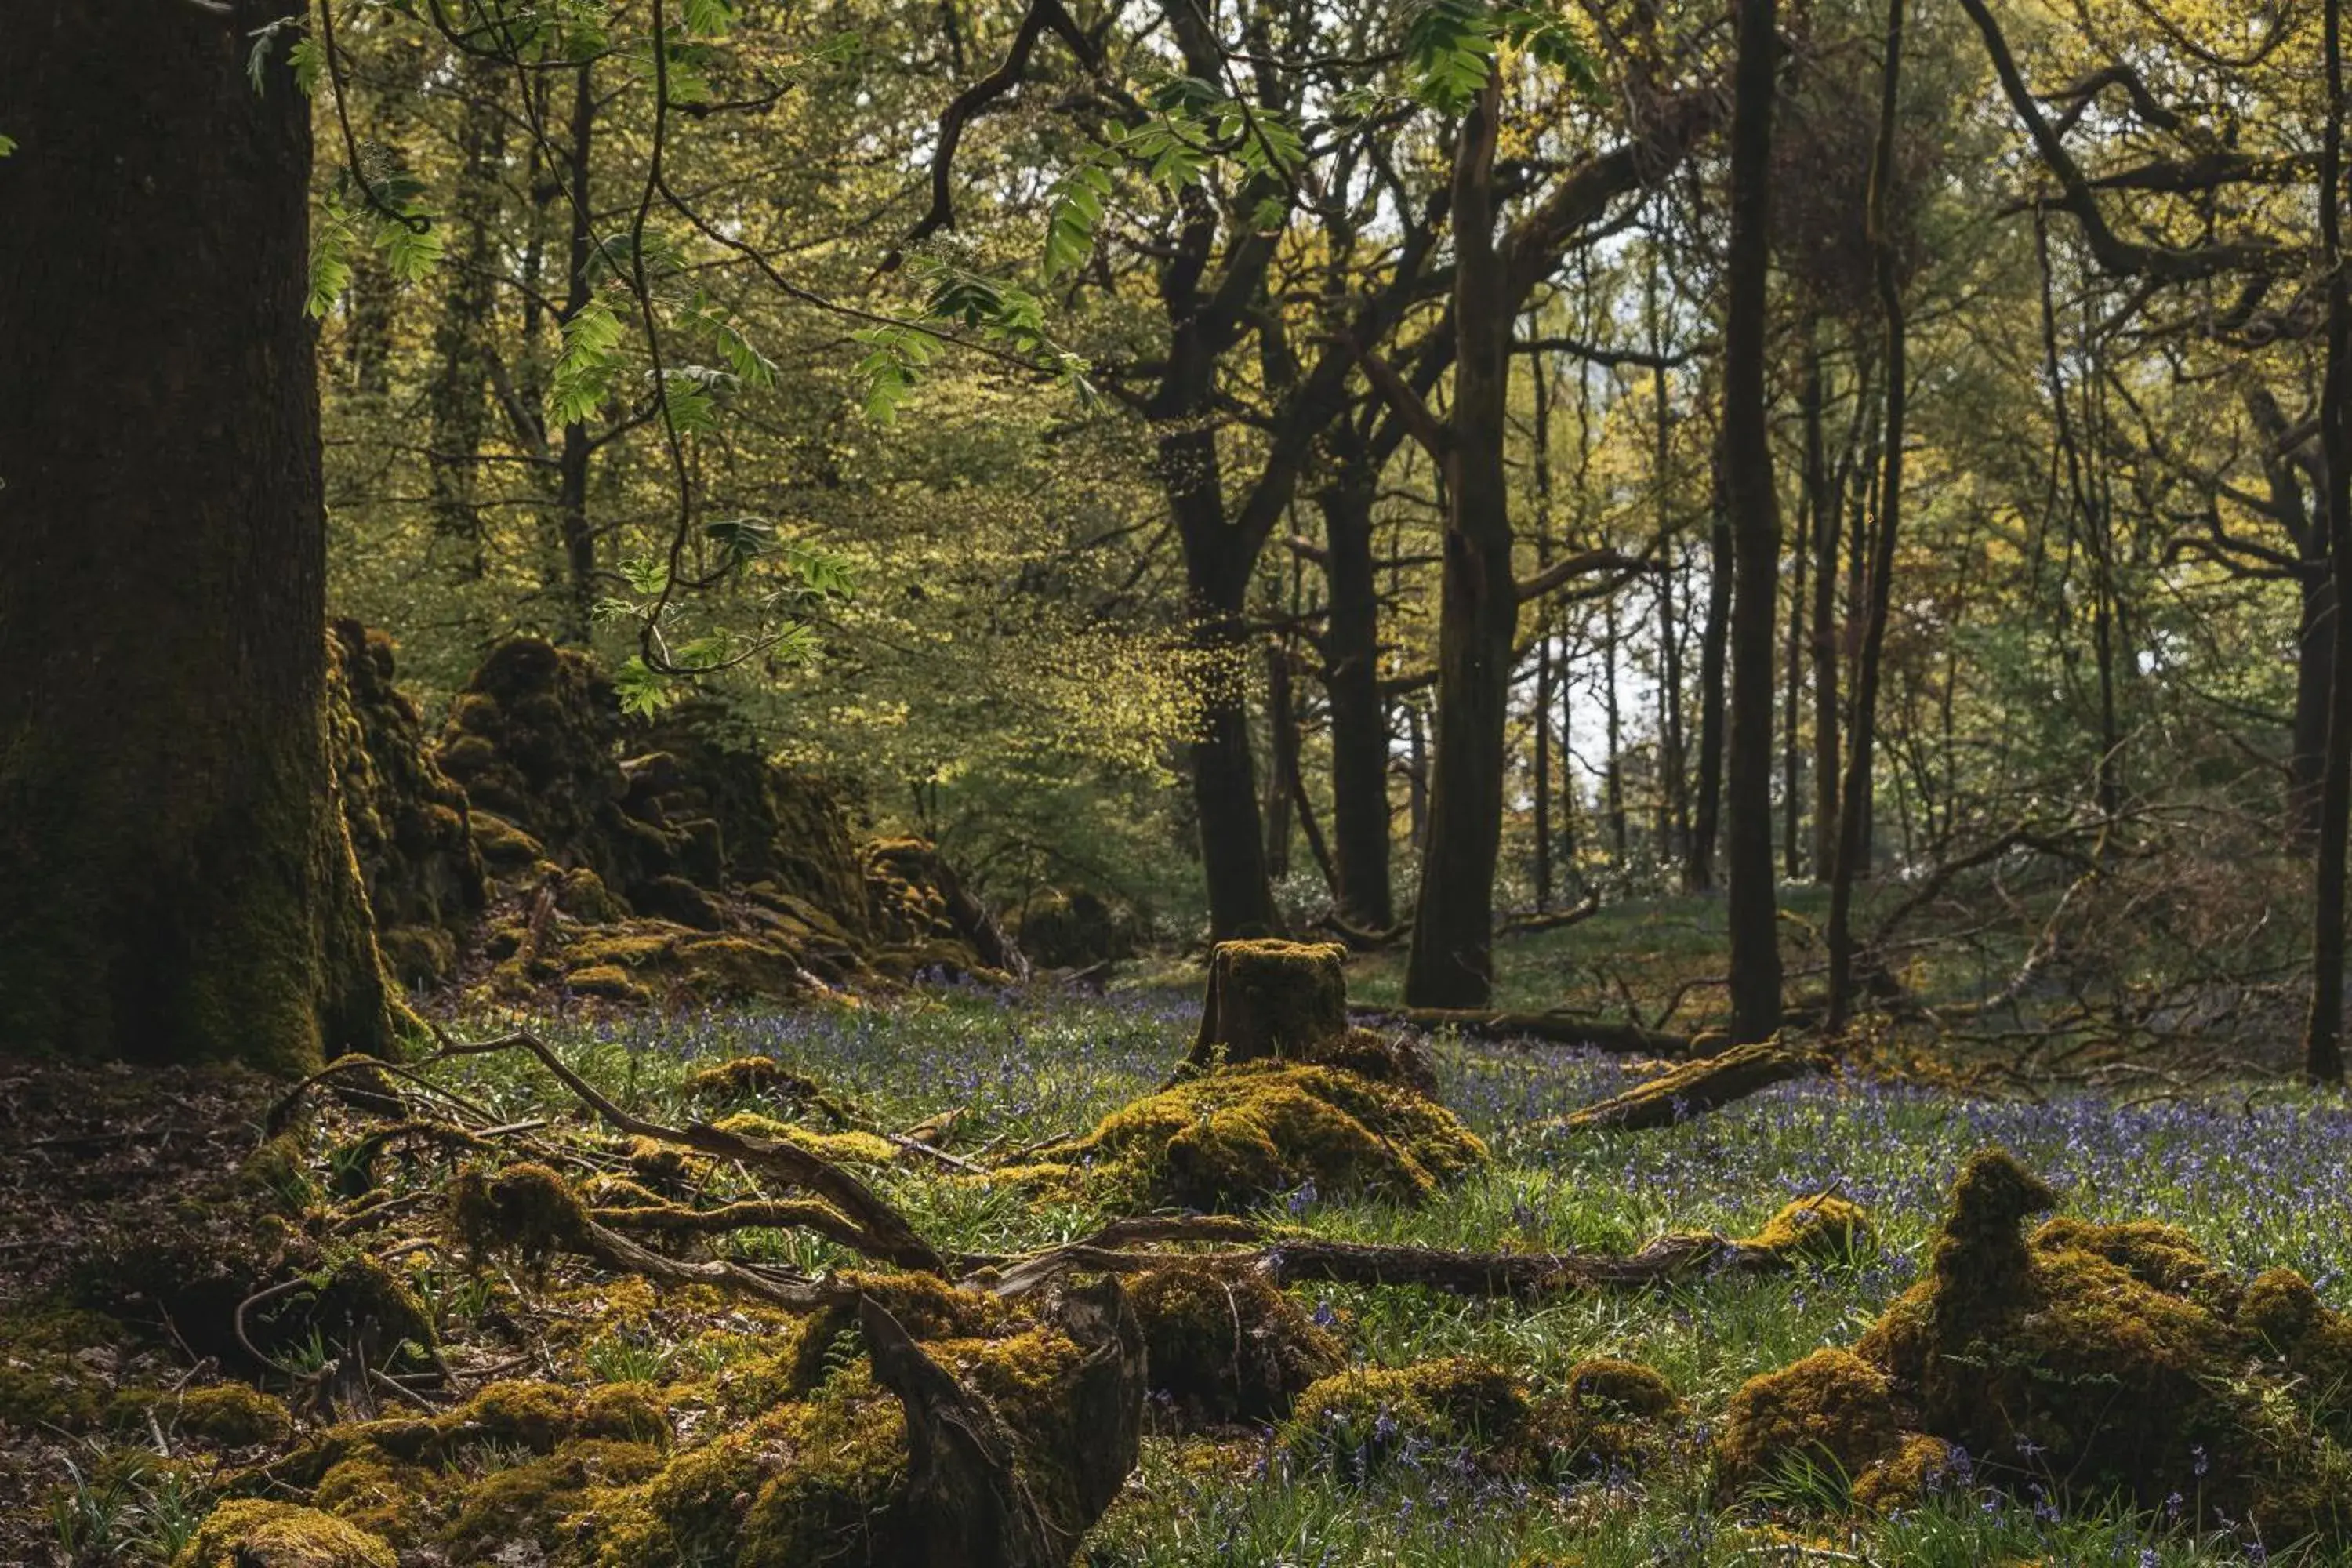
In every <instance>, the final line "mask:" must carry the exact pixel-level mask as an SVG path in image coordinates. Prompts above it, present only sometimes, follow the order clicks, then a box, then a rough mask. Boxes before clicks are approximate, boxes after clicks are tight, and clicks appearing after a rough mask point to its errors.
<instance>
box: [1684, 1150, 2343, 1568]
mask: <svg viewBox="0 0 2352 1568" xmlns="http://www.w3.org/2000/svg"><path fill="white" fill-rule="evenodd" d="M2056 1201H2057V1200H2056V1194H2053V1192H2052V1191H2051V1190H2050V1189H2049V1187H2048V1186H2046V1185H2045V1184H2043V1183H2042V1182H2041V1181H2040V1180H2039V1179H2038V1178H2037V1177H2035V1176H2034V1175H2033V1174H2032V1173H2030V1172H2028V1171H2026V1170H2025V1169H2024V1168H2023V1167H2022V1166H2021V1165H2019V1164H2018V1163H2017V1162H2016V1161H2015V1160H2014V1159H2012V1158H2011V1156H2009V1155H2008V1154H2006V1153H2004V1152H2000V1151H1998V1150H1989V1151H1986V1152H1982V1153H1979V1154H1977V1155H1975V1156H1974V1157H1972V1158H1971V1159H1970V1160H1969V1162H1968V1163H1967V1164H1966V1166H1965V1167H1964V1168H1963V1169H1962V1171H1961V1173H1960V1176H1959V1180H1958V1183H1957V1184H1956V1185H1955V1187H1954V1190H1953V1194H1952V1200H1951V1205H1950V1208H1949V1210H1948V1213H1947V1215H1946V1216H1945V1219H1944V1222H1943V1226H1942V1229H1941V1231H1940V1232H1939V1234H1938V1236H1937V1240H1936V1244H1935V1247H1934V1251H1933V1254H1932V1257H1931V1260H1930V1264H1929V1268H1928V1270H1927V1275H1926V1276H1925V1277H1924V1278H1923V1279H1920V1280H1919V1281H1918V1282H1917V1283H1916V1284H1915V1285H1913V1286H1912V1287H1911V1288H1910V1289H1908V1290H1906V1292H1904V1294H1903V1295H1902V1296H1900V1297H1899V1298H1897V1299H1896V1300H1895V1302H1894V1303H1892V1304H1891V1305H1890V1306H1889V1307H1888V1309H1887V1310H1886V1312H1885V1315H1884V1316H1883V1317H1881V1319H1880V1320H1879V1321H1878V1322H1877V1323H1876V1325H1874V1327H1873V1328H1872V1329H1871V1330H1870V1331H1869V1332H1868V1333H1867V1334H1865V1335H1864V1337H1863V1339H1862V1341H1861V1342H1860V1343H1859V1344H1857V1345H1856V1346H1855V1347H1854V1350H1853V1352H1843V1351H1824V1352H1817V1353H1816V1354H1815V1355H1813V1356H1811V1357H1809V1358H1807V1359H1806V1360H1805V1361H1802V1362H1800V1363H1797V1364H1796V1365H1795V1366H1792V1367H1790V1368H1788V1369H1785V1370H1784V1371H1782V1372H1779V1373H1771V1374H1769V1375H1768V1376H1766V1377H1763V1378H1759V1379H1757V1380H1755V1381H1754V1382H1752V1383H1750V1384H1748V1386H1747V1387H1746V1388H1743V1389H1742V1390H1741V1391H1740V1392H1739V1394H1738V1395H1736V1396H1735V1397H1734V1399H1733V1402H1732V1408H1731V1411H1730V1414H1729V1417H1728V1419H1727V1422H1726V1424H1725V1431H1724V1435H1723V1438H1722V1441H1721V1445H1720V1448H1719V1453H1720V1457H1721V1459H1722V1463H1723V1470H1724V1474H1725V1477H1726V1479H1728V1480H1730V1481H1731V1482H1732V1483H1733V1484H1735V1485H1741V1484H1748V1482H1750V1481H1753V1480H1755V1479H1760V1478H1761V1477H1762V1476H1764V1475H1765V1474H1767V1473H1768V1472H1769V1470H1770V1469H1771V1468H1773V1467H1774V1466H1775V1465H1777V1464H1780V1463H1782V1462H1784V1461H1785V1460H1786V1458H1788V1457H1790V1456H1804V1457H1806V1458H1812V1459H1814V1460H1815V1461H1816V1462H1817V1463H1818V1462H1819V1461H1821V1460H1823V1459H1826V1460H1829V1461H1833V1463H1834V1468H1835V1469H1836V1470H1838V1471H1840V1472H1842V1473H1843V1475H1844V1476H1846V1477H1847V1478H1848V1479H1852V1480H1853V1481H1854V1482H1855V1484H1856V1488H1857V1494H1858V1495H1860V1494H1861V1492H1862V1489H1863V1488H1862V1482H1863V1479H1864V1477H1865V1476H1866V1475H1867V1474H1868V1472H1869V1471H1870V1470H1871V1468H1873V1467H1874V1466H1879V1465H1890V1466H1896V1467H1899V1468H1900V1469H1901V1470H1902V1471H1903V1472H1905V1473H1907V1472H1909V1471H1914V1470H1916V1471H1922V1472H1923V1473H1924V1471H1925V1470H1927V1468H1932V1462H1933V1456H1932V1455H1930V1454H1929V1452H1928V1450H1927V1448H1925V1447H1922V1446H1921V1445H1918V1444H1916V1443H1915V1442H1913V1441H1912V1438H1913V1437H1914V1436H1926V1437H1929V1438H1933V1439H1936V1440H1937V1442H1939V1443H1941V1444H1943V1445H1946V1446H1948V1447H1949V1448H1951V1449H1957V1450H1960V1451H1964V1452H1965V1453H1966V1454H1967V1455H1968V1456H1969V1458H1970V1460H1971V1462H1972V1464H1973V1467H1974V1469H1975V1473H1976V1474H1978V1475H1979V1476H1981V1477H1984V1478H1986V1479H1990V1480H1994V1481H2001V1482H2007V1483H2010V1484H2014V1485H2018V1486H2026V1485H2038V1486H2042V1487H2043V1488H2045V1489H2051V1490H2059V1489H2066V1490H2074V1491H2078V1492H2082V1493H2087V1494H2091V1495H2095V1496H2105V1495H2119V1496H2122V1497H2124V1498H2126V1499H2127V1500H2130V1501H2131V1502H2132V1503H2134V1504H2135V1505H2137V1506H2138V1507H2141V1508H2158V1507H2162V1506H2164V1505H2165V1504H2166V1502H2167V1500H2168V1499H2170V1498H2171V1497H2173V1496H2174V1495H2175V1494H2179V1496H2181V1497H2184V1498H2196V1499H2198V1500H2200V1501H2199V1506H2200V1508H2201V1509H2204V1510H2209V1511H2210V1512H2212V1513H2215V1514H2219V1515H2226V1516H2227V1517H2229V1518H2231V1519H2234V1520H2240V1521H2252V1523H2253V1525H2254V1526H2255V1527H2257V1528H2259V1529H2260V1530H2261V1531H2262V1533H2263V1538H2264V1539H2266V1540H2277V1541H2288V1540H2294V1539H2297V1538H2301V1537H2304V1536H2316V1537H2319V1538H2321V1539H2326V1540H2331V1541H2338V1542H2340V1541H2343V1540H2345V1539H2347V1538H2352V1451H2347V1448H2346V1447H2344V1445H2343V1442H2342V1427H2343V1415H2342V1411H2343V1400H2342V1394H2341V1390H2342V1388H2343V1386H2344V1382H2343V1379H2344V1375H2345V1373H2347V1370H2352V1357H2347V1353H2346V1352H2347V1350H2352V1329H2347V1324H2346V1321H2345V1320H2344V1318H2343V1317H2342V1316H2341V1315H2340V1314H2337V1313H2336V1312H2333V1311H2330V1310H2328V1309H2327V1308H2326V1307H2325V1306H2324V1305H2322V1304H2321V1303H2320V1302H2319V1301H2318V1300H2317V1298H2316V1296H2315V1294H2313V1293H2312V1292H2311V1291H2310V1288H2309V1286H2308V1285H2306V1284H2305V1283H2304V1282H2302V1281H2301V1279H2299V1278H2298V1277H2296V1276H2294V1275H2291V1274H2286V1273H2284V1272H2280V1273H2274V1274H2271V1275H2266V1276H2264V1277H2263V1279H2259V1280H2257V1281H2256V1282H2255V1284H2254V1285H2253V1286H2252V1287H2250V1288H2248V1289H2245V1290H2243V1291H2241V1290H2240V1289H2237V1288H2236V1287H2235V1285H2234V1284H2233V1282H2231V1280H2230V1279H2228V1278H2227V1276H2226V1275H2225V1274H2223V1273H2222V1272H2221V1270H2219V1269H2218V1268H2216V1267H2215V1266H2214V1265H2213V1264H2212V1263H2211V1262H2210V1260H2209V1259H2208V1258H2205V1257H2204V1255H2203V1254H2202V1253H2201V1252H2200V1251H2199V1250H2198V1248H2197V1247H2196V1246H2195V1244H2194V1243H2193V1242H2192V1241H2191V1240H2190V1239H2189V1237H2187V1236H2185V1235H2184V1234H2182V1233H2181V1232H2179V1231H2178V1230H2174V1229H2171V1228H2169V1227H2166V1226H2149V1225H2139V1224H2135V1225H2122V1226H2103V1225H2096V1224H2092V1223H2089V1222H2085V1221H2081V1220H2072V1219H2068V1220H2061V1221H2056V1222H2053V1223H2051V1224H2048V1225H2045V1226H2042V1227H2041V1228H2039V1229H2038V1230H2035V1231H2033V1232H2032V1234H2031V1235H2030V1236H2029V1235H2028V1234H2026V1232H2025V1231H2024V1228H2023V1227H2024V1223H2025V1221H2026V1220H2027V1219H2028V1218H2029V1217H2030V1216H2032V1215H2034V1214H2035V1213H2038V1212H2040V1211H2042V1210H2044V1209H2047V1208H2049V1207H2051V1206H2053V1205H2054V1204H2055V1203H2056ZM1823 1468H1828V1467H1826V1466H1825V1467H1823ZM1882 1479H1883V1481H1884V1485H1883V1486H1881V1487H1874V1489H1873V1491H1874V1495H1876V1494H1882V1493H1883V1494H1887V1495H1892V1494H1896V1493H1899V1492H1900V1491H1901V1489H1902V1488H1903V1486H1904V1485H1906V1484H1907V1482H1906V1481H1905V1480H1904V1479H1903V1475H1901V1474H1897V1473H1895V1472H1891V1471H1890V1472H1888V1473H1887V1474H1886V1475H1885V1477H1884V1478H1882Z"/></svg>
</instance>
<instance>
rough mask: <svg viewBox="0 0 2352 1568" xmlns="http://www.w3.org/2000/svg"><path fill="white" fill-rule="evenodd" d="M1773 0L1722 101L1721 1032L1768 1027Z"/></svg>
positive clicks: (1773, 608) (1765, 1033)
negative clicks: (1726, 549)
mask: <svg viewBox="0 0 2352 1568" xmlns="http://www.w3.org/2000/svg"><path fill="white" fill-rule="evenodd" d="M1776 10H1777V6H1776V5H1775V0H1739V12H1738V18H1739V19H1738V37H1739V42H1738V64H1737V66H1736V67H1735V68H1734V73H1733V75H1734V82H1733V89H1732V110H1731V122H1732V123H1731V241H1730V253H1729V256H1728V258H1727V263H1726V268H1725V270H1726V274H1727V279H1726V281H1727V294H1728V296H1729V299H1728V307H1727V310H1726V312H1725V321H1724V334H1723V337H1724V342H1723V468H1724V496H1725V500H1726V502H1727V510H1729V511H1730V514H1731V534H1732V552H1733V572H1734V574H1735V575H1736V579H1737V581H1736V584H1735V593H1734V597H1733V600H1732V606H1731V722H1730V726H1729V728H1730V731H1731V735H1730V742H1731V745H1730V751H1731V755H1730V762H1729V766H1728V768H1727V778H1726V780H1725V803H1724V804H1725V807H1726V811H1725V816H1726V819H1727V833H1726V835H1725V845H1724V849H1725V854H1724V869H1725V873H1726V878H1727V882H1728V888H1727V892H1728V900H1727V903H1728V909H1727V918H1728V921H1729V924H1730V934H1731V1032H1732V1037H1733V1038H1734V1039H1735V1040H1740V1041H1747V1040H1760V1039H1763V1038H1765V1037H1769V1035H1771V1034H1772V1033H1773V1032H1774V1031H1776V1030H1778V1029H1779V1028H1780V929H1779V927H1780V910H1779V908H1778V904H1777V900H1776V897H1775V894H1774V891H1773V885H1772V695H1773V692H1772V688H1773V680H1772V631H1773V623H1774V621H1775V620H1776V619H1777V618H1778V616H1779V613H1780V502H1779V499H1778V497H1777V496H1776V495H1775V494H1774V492H1773V488H1772V446H1771V428H1770V426H1769V422H1768V419H1767V411H1766V408H1765V404H1764V396H1765V394H1764V359H1765V353H1766V349H1767V346H1768V344H1767V342H1766V339H1767V336H1768V333H1769V329H1770V325H1771V323H1770V321H1769V316H1768V312H1769V309H1770V300H1769V294H1768V290H1767V284H1768V282H1769V278H1768V276H1767V273H1768V270H1769V265H1770V260H1771V235H1770V223H1771V210H1772V157H1771V149H1772V96H1773V86H1774V76H1775V73H1776V71H1777V69H1778V68H1779V59H1778V55H1779V52H1780V40H1779V36H1778V19H1777V16H1776V14H1775V13H1776Z"/></svg>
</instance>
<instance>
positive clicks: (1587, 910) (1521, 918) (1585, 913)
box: [1495, 893, 1601, 936]
mask: <svg viewBox="0 0 2352 1568" xmlns="http://www.w3.org/2000/svg"><path fill="white" fill-rule="evenodd" d="M1600 912H1601V895H1600V894H1598V893H1591V894H1588V895H1587V896H1586V898H1585V900H1584V901H1583V902H1582V903H1580V904H1579V905H1577V906H1576V907H1575V908H1573V909H1567V910H1551V911H1549V913H1546V914H1539V915H1513V916H1511V917H1510V918H1509V919H1507V920H1506V921H1503V922H1502V924H1501V925H1500V926H1499V927H1498V928H1497V930H1496V933H1495V934H1496V935H1497V936H1529V935H1532V934H1534V933H1535V932H1537V931H1561V930H1565V929H1566V928H1567V927H1569V926H1572V925H1580V924H1582V923H1583V922H1584V921H1589V920H1591V918H1592V917H1593V916H1595V915H1597V914H1599V913H1600Z"/></svg>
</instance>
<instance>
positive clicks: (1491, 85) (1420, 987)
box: [1404, 71, 1519, 1007]
mask: <svg viewBox="0 0 2352 1568" xmlns="http://www.w3.org/2000/svg"><path fill="white" fill-rule="evenodd" d="M1501 93H1502V87H1501V73H1500V72H1499V71H1497V72H1494V73H1492V74H1491V75H1490V77H1489V79H1488V81H1487V83H1486V87H1485V89H1483V90H1482V91H1481V92H1480V94H1479V96H1478V100H1477V101H1476V103H1475V105H1474V106H1473V107H1472V108H1471V110H1469V112H1467V113H1466V114H1465V115H1464V116H1463V119H1462V125H1461V128H1460V130H1459V132H1457V135H1458V138H1459V140H1458V142H1457V145H1456V147H1455V150H1454V204H1453V215H1452V216H1453V223H1454V340H1455V349H1456V352H1455V356H1454V407H1453V418H1452V421H1451V426H1450V441H1449V443H1448V463H1447V468H1449V470H1450V472H1449V473H1448V475H1447V479H1448V481H1449V482H1448V483H1447V485H1446V492H1447V500H1448V511H1447V515H1446V520H1445V561H1444V569H1443V574H1442V577H1441V583H1440V587H1439V595H1440V608H1439V619H1438V677H1437V758H1436V768H1435V771H1434V773H1433V775H1432V777H1431V780H1430V791H1429V795H1430V798H1429V841H1428V843H1427V845H1426V846H1425V847H1423V853H1422V865H1421V897H1420V899H1419V900H1418V902H1417V903H1416V904H1415V905H1414V909H1413V921H1412V956H1411V957H1410V959H1409V960H1408V961H1407V963H1406V968H1405V984H1404V997H1405V1005H1407V1006H1411V1007H1478V1006H1483V1005H1486V1000H1487V997H1488V995H1489V993H1490V991H1491V986H1492V977H1491V964H1490V948H1491V945H1492V942H1493V940H1494V908H1495V862H1496V857H1497V855H1498V854H1499V853H1500V850H1501V847H1502V831H1503V763H1504V755H1505V751H1504V739H1505V730H1506V717H1507V710H1508V707H1509V700H1510V689H1511V662H1512V661H1511V644H1512V641H1513V639H1514V637H1515V636H1516V635H1517V628H1518V608H1519V601H1518V587H1517V583H1516V581H1515V580H1514V579H1513V577H1512V575H1511V517H1510V481H1509V476H1508V473H1507V468H1506V465H1505V461H1504V434H1505V430H1506V428H1507V419H1508V408H1507V403H1508V398H1507V390H1508V387H1509V384H1510V365H1511V359H1510V347H1511V322H1512V319H1513V317H1514V315H1515V314H1516V312H1515V311H1514V310H1513V309H1512V307H1511V301H1510V296H1509V290H1508V287H1507V279H1506V276H1505V271H1504V266H1503V258H1502V255H1501V252H1500V251H1499V249H1498V248H1497V247H1496V244H1495V191H1494V172H1495V146H1496V136H1497V134H1498V132H1499V124H1498V121H1500V119H1501V108H1502V105H1501Z"/></svg>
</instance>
